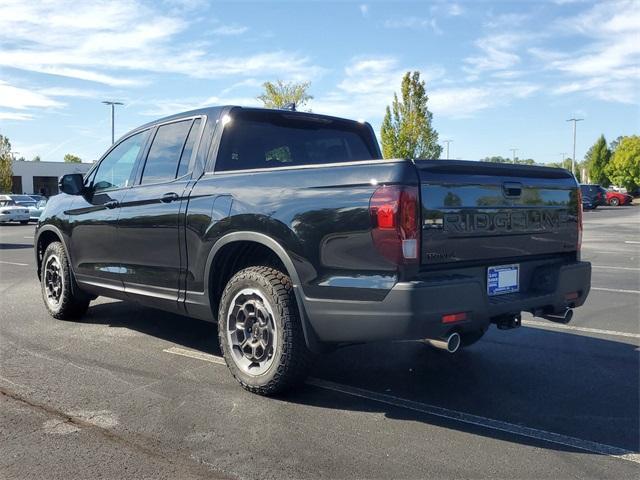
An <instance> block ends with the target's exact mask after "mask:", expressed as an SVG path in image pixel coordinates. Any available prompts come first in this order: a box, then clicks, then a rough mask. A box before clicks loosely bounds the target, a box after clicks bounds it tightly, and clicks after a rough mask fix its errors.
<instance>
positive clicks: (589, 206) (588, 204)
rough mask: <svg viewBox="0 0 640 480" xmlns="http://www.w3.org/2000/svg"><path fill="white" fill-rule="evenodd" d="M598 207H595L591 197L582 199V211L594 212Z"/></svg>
mask: <svg viewBox="0 0 640 480" xmlns="http://www.w3.org/2000/svg"><path fill="white" fill-rule="evenodd" d="M595 208H596V207H594V206H593V202H592V201H591V198H589V197H582V210H593V209H595Z"/></svg>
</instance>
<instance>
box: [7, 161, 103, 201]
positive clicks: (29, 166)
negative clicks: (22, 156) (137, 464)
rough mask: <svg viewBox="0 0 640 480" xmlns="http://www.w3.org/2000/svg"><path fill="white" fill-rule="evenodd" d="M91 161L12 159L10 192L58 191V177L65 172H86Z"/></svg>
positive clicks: (37, 192) (46, 193)
mask: <svg viewBox="0 0 640 480" xmlns="http://www.w3.org/2000/svg"><path fill="white" fill-rule="evenodd" d="M92 166H93V163H65V162H28V161H17V160H15V161H13V162H11V167H12V169H13V177H12V180H13V183H12V186H11V192H12V193H26V194H34V193H36V194H42V195H46V196H51V195H55V194H57V193H58V179H59V178H60V177H61V176H62V175H66V174H67V173H86V172H87V171H88V170H89V169H90V168H91V167H92Z"/></svg>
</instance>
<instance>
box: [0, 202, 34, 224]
mask: <svg viewBox="0 0 640 480" xmlns="http://www.w3.org/2000/svg"><path fill="white" fill-rule="evenodd" d="M2 197H6V195H3V196H2ZM2 197H0V223H5V222H20V223H21V224H22V225H26V224H27V223H29V217H30V215H29V209H28V208H26V207H21V206H19V205H18V204H16V202H15V201H13V200H11V199H5V198H2Z"/></svg>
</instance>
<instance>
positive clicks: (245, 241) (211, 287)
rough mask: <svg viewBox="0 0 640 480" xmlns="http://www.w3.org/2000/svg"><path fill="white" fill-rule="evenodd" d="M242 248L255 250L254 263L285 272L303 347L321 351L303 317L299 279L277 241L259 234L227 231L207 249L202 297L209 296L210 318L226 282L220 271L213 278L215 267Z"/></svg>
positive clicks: (303, 310)
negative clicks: (289, 282)
mask: <svg viewBox="0 0 640 480" xmlns="http://www.w3.org/2000/svg"><path fill="white" fill-rule="evenodd" d="M243 247H244V248H251V247H252V248H257V249H258V251H259V252H260V254H259V255H257V257H256V258H257V259H258V260H256V261H258V262H260V261H266V263H267V264H268V265H270V266H274V267H279V268H282V269H284V271H285V273H286V274H287V275H289V277H290V278H291V282H292V284H293V291H294V294H295V297H296V303H297V305H298V311H299V314H300V320H301V322H302V329H303V332H304V337H305V342H306V344H307V347H308V348H309V349H310V350H312V351H315V352H320V351H322V350H323V347H322V345H321V343H320V342H319V340H318V339H317V336H316V333H315V331H314V329H313V327H312V326H311V324H310V322H309V320H308V317H307V313H306V308H305V303H304V295H302V292H301V287H300V277H299V275H298V272H297V270H296V268H295V265H294V263H293V261H292V260H291V257H290V256H289V254H288V253H287V251H286V250H285V249H284V247H283V246H282V245H281V244H280V243H279V242H278V241H277V240H275V239H274V238H272V237H270V236H268V235H265V234H263V233H258V232H250V231H240V232H231V233H228V234H226V235H224V236H223V237H221V238H220V239H218V240H217V241H216V242H215V244H214V245H213V247H212V248H211V251H210V252H209V255H208V257H207V264H206V265H207V266H206V269H205V276H204V288H205V292H206V294H208V295H209V304H210V306H211V309H212V312H213V313H214V315H215V314H217V308H218V303H219V299H220V295H221V293H222V292H221V290H220V288H221V289H224V286H225V285H226V282H227V281H228V278H226V277H225V274H226V272H225V271H223V272H222V275H223V278H221V279H215V278H214V272H215V271H216V270H217V268H216V267H219V266H220V265H222V263H221V261H222V260H229V259H228V258H227V257H229V255H227V254H228V253H230V252H231V251H233V253H238V252H239V251H240V252H241V251H246V250H244V248H243ZM269 254H271V255H273V257H271V258H269ZM274 263H275V264H274ZM238 264H239V265H243V266H242V267H241V268H244V267H245V266H250V265H255V263H254V262H242V261H240V262H238ZM239 269H240V268H236V269H233V268H231V269H230V270H232V273H231V275H233V273H235V272H236V271H238V270H239ZM229 278H230V276H229ZM216 280H218V281H219V283H218V284H216V283H215V282H216Z"/></svg>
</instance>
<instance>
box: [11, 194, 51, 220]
mask: <svg viewBox="0 0 640 480" xmlns="http://www.w3.org/2000/svg"><path fill="white" fill-rule="evenodd" d="M6 197H8V198H10V199H11V200H13V201H14V202H16V205H18V206H19V207H27V208H28V209H29V219H30V220H38V218H40V214H41V213H42V211H43V210H44V206H41V207H38V202H39V201H40V200H35V199H34V198H33V196H32V195H14V194H11V195H6ZM45 200H46V199H45ZM45 203H46V202H45Z"/></svg>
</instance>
